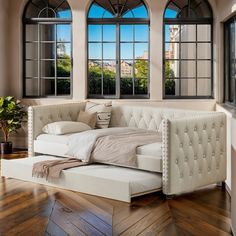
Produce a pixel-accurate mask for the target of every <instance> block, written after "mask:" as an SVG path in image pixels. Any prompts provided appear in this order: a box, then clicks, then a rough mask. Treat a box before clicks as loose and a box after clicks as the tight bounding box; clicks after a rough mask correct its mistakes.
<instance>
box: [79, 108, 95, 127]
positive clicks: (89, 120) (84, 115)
mask: <svg viewBox="0 0 236 236" xmlns="http://www.w3.org/2000/svg"><path fill="white" fill-rule="evenodd" d="M77 121H78V122H83V123H85V124H87V125H89V126H90V127H91V128H92V129H94V128H95V126H96V122H97V112H94V113H90V112H86V111H80V112H79V115H78V118H77Z"/></svg>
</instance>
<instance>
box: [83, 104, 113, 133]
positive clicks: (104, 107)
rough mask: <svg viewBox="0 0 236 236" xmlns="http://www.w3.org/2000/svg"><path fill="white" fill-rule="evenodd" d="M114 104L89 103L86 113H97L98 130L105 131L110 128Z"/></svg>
mask: <svg viewBox="0 0 236 236" xmlns="http://www.w3.org/2000/svg"><path fill="white" fill-rule="evenodd" d="M111 110H112V103H111V102H108V103H105V104H98V103H93V102H87V103H86V107H85V111H86V112H89V113H95V112H96V113H97V122H96V128H99V129H105V128H108V126H109V124H110V120H111Z"/></svg>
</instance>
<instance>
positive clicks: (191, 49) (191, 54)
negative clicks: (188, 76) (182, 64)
mask: <svg viewBox="0 0 236 236" xmlns="http://www.w3.org/2000/svg"><path fill="white" fill-rule="evenodd" d="M181 58H182V59H195V58H196V43H181Z"/></svg>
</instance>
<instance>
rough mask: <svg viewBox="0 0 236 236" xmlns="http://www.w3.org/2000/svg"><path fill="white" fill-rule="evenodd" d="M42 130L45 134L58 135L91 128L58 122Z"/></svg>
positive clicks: (84, 125) (78, 124)
mask: <svg viewBox="0 0 236 236" xmlns="http://www.w3.org/2000/svg"><path fill="white" fill-rule="evenodd" d="M42 130H43V132H44V133H47V134H56V135H60V134H69V133H79V132H83V131H86V130H91V127H90V126H88V125H87V124H85V123H82V122H74V121H58V122H53V123H50V124H47V125H45V126H44V127H43V129H42Z"/></svg>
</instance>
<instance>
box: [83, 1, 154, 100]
mask: <svg viewBox="0 0 236 236" xmlns="http://www.w3.org/2000/svg"><path fill="white" fill-rule="evenodd" d="M93 4H96V1H93V2H92V3H91V5H90V7H89V10H88V12H87V27H86V29H87V32H86V35H87V98H92V99H150V18H149V11H148V8H147V6H146V4H145V3H144V2H143V6H144V7H145V8H146V10H147V13H148V18H146V19H145V18H120V17H119V18H118V17H114V18H89V11H90V9H91V7H92V6H93ZM90 25H101V26H102V25H115V27H116V42H115V44H116V59H115V61H116V78H115V80H116V81H115V84H116V92H115V95H104V94H102V91H101V94H100V95H99V94H90V93H89V61H90V60H94V61H95V60H96V59H89V43H90V42H89V38H88V33H89V26H90ZM122 25H133V26H135V25H147V27H148V39H147V42H145V43H147V44H148V59H147V60H146V61H147V62H148V78H147V80H148V86H147V90H148V92H147V94H145V95H139V94H134V95H122V94H121V76H120V74H121V69H120V64H121V63H120V62H121V60H122V59H121V57H120V51H121V50H120V48H121V47H120V46H121V43H122V42H121V40H120V28H121V26H122ZM101 43H103V42H102V41H101ZM130 43H133V44H135V43H136V41H131V42H130ZM103 60H105V61H106V59H103V58H102V59H101V62H102V61H103ZM124 60H125V59H124ZM137 60H138V59H137ZM130 61H136V59H135V58H133V59H130ZM133 66H134V65H133ZM133 78H134V75H133ZM133 86H134V84H133ZM102 90H103V89H102Z"/></svg>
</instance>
